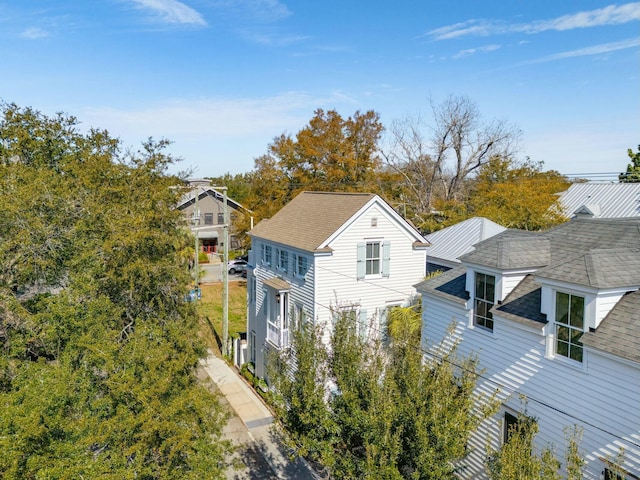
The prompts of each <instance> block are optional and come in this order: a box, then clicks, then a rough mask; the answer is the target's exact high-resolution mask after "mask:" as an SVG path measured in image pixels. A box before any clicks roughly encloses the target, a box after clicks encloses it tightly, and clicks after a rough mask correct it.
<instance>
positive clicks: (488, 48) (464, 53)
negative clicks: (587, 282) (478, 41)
mask: <svg viewBox="0 0 640 480" xmlns="http://www.w3.org/2000/svg"><path fill="white" fill-rule="evenodd" d="M499 48H500V45H495V44H494V45H485V46H483V47H477V48H467V49H465V50H460V51H459V52H458V53H456V54H455V55H454V56H453V58H462V57H467V56H469V55H474V54H476V53H488V52H494V51H496V50H498V49H499Z"/></svg>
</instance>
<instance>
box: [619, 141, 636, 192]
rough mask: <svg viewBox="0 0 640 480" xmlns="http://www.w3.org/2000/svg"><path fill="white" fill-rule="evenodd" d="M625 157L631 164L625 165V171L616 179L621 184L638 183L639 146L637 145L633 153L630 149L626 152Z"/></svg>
mask: <svg viewBox="0 0 640 480" xmlns="http://www.w3.org/2000/svg"><path fill="white" fill-rule="evenodd" d="M627 155H628V156H629V158H630V159H631V163H629V164H627V171H626V172H625V173H621V174H620V175H618V179H619V180H620V182H622V183H636V182H640V145H638V151H637V152H636V153H633V150H631V149H630V148H629V149H628V150H627Z"/></svg>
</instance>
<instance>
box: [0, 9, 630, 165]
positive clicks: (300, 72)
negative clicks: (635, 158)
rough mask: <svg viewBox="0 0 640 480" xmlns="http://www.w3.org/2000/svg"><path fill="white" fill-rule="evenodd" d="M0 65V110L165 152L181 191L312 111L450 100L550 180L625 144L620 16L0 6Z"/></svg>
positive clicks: (626, 52)
mask: <svg viewBox="0 0 640 480" xmlns="http://www.w3.org/2000/svg"><path fill="white" fill-rule="evenodd" d="M0 53H1V55H0V59H1V60H0V62H1V64H2V69H1V73H0V99H1V100H3V101H5V102H15V103H17V104H18V105H20V106H31V107H33V108H35V109H38V110H40V111H42V112H43V113H46V114H48V115H51V114H53V113H54V112H58V111H63V112H66V113H69V114H72V115H74V116H76V117H78V119H79V120H80V121H81V122H82V125H83V127H85V128H89V127H99V128H104V129H107V130H108V131H109V132H110V133H111V134H112V135H114V136H117V137H120V138H121V139H122V141H123V143H124V144H125V145H129V146H133V147H135V148H137V147H139V146H140V143H141V142H142V141H143V140H144V139H146V138H148V137H149V136H152V137H154V138H156V139H159V138H167V139H169V140H172V141H173V142H174V143H173V145H172V146H171V149H170V151H171V153H173V154H174V155H176V156H180V157H182V158H183V161H182V162H181V163H180V165H179V169H193V170H194V176H216V175H221V174H223V173H225V172H231V173H240V172H247V171H249V170H251V169H252V168H253V160H254V158H256V157H258V156H260V155H262V154H264V153H266V152H267V147H268V144H269V143H270V141H271V140H272V139H273V138H274V137H275V136H277V135H280V134H282V133H291V134H295V133H296V132H297V131H298V130H300V128H302V127H303V126H304V125H305V124H306V123H307V122H308V121H309V120H310V119H311V118H312V116H313V112H314V110H315V109H317V108H323V109H325V110H329V109H336V110H337V111H338V112H340V113H341V114H342V115H343V116H345V117H346V116H349V115H352V114H353V113H354V112H355V111H357V110H360V111H366V110H371V109H372V110H375V111H377V112H378V113H379V114H380V116H381V120H382V122H383V124H385V126H390V125H391V123H392V122H393V121H397V120H401V119H403V118H405V117H406V116H407V115H410V116H417V115H421V116H422V117H425V118H428V116H429V114H430V111H431V110H430V103H429V101H430V100H429V99H433V101H435V102H436V103H438V102H441V101H443V100H444V99H445V98H446V97H447V96H448V95H450V94H453V95H467V96H468V97H470V98H471V99H472V100H473V101H475V102H476V103H477V105H478V107H479V109H480V111H481V112H482V114H483V116H484V117H485V118H486V119H487V120H491V119H494V118H495V119H500V120H507V121H509V122H511V123H513V124H515V125H516V126H518V127H519V128H520V129H521V130H522V131H523V142H522V146H521V149H520V157H521V158H524V157H530V158H531V159H532V160H535V161H544V162H545V167H546V168H549V169H556V170H559V171H560V172H562V173H565V174H575V173H585V172H598V173H600V172H617V171H623V170H624V169H625V168H626V164H627V162H628V158H627V156H626V150H627V148H633V149H634V151H635V149H636V146H637V145H638V143H640V3H638V2H636V3H609V2H599V1H589V0H581V1H575V0H561V1H559V0H538V1H528V0H527V1H525V0H512V1H502V2H495V1H484V2H480V1H477V0H459V1H457V2H451V1H441V0H432V1H427V0H394V1H381V0H369V1H367V2H363V1H359V2H356V1H353V0H341V1H333V0H324V1H301V0H296V1H285V0H282V1H279V0H182V1H178V0H93V1H91V2H89V1H86V0H56V1H51V0H27V1H17V0H12V1H9V2H7V1H2V0H0ZM176 170H177V169H176Z"/></svg>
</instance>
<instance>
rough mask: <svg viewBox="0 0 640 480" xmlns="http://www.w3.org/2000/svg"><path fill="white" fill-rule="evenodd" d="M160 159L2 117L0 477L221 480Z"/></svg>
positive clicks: (50, 122) (61, 125) (34, 117)
mask: <svg viewBox="0 0 640 480" xmlns="http://www.w3.org/2000/svg"><path fill="white" fill-rule="evenodd" d="M166 145H167V142H165V141H161V142H154V141H152V140H149V141H147V142H145V143H144V145H143V149H142V150H141V151H137V152H126V153H124V154H122V153H121V152H120V144H119V142H118V140H116V139H113V138H111V137H110V136H109V134H108V133H107V132H106V131H100V130H91V131H90V132H89V133H87V134H86V135H85V134H81V133H79V132H78V122H77V121H76V119H75V118H73V117H67V116H64V115H62V114H60V115H57V116H55V117H53V118H48V117H46V116H44V115H42V114H40V113H39V112H37V111H35V110H32V109H30V108H24V109H22V108H18V107H17V106H15V105H3V106H2V118H1V119H0V347H1V351H0V405H2V414H1V415H0V452H2V454H1V455H0V477H2V478H5V479H27V478H33V479H35V478H51V479H53V478H102V479H123V478H138V479H160V478H162V479H172V478H175V479H190V478H191V479H202V478H212V479H215V478H223V471H222V468H223V462H222V460H223V459H224V453H225V451H226V450H227V448H228V446H227V444H226V443H225V442H222V441H221V440H220V434H221V427H222V425H223V423H224V415H225V414H224V413H223V411H222V409H221V408H220V406H219V405H218V403H217V401H216V400H215V398H214V397H213V396H212V395H211V394H210V393H209V392H208V391H207V390H206V389H205V388H202V387H201V386H200V385H199V384H198V382H197V379H196V375H195V368H196V366H197V364H198V359H199V357H200V356H201V355H203V354H204V348H203V344H201V343H200V341H199V340H198V335H197V331H198V323H197V318H196V315H195V311H194V308H193V306H192V305H190V304H187V303H185V302H184V298H185V294H186V293H187V289H188V284H189V282H190V279H189V276H188V273H187V268H186V261H187V259H186V258H183V257H182V254H183V252H185V251H188V246H189V245H190V242H191V241H190V240H189V238H188V237H187V234H186V232H185V230H184V229H183V227H182V223H181V218H180V213H179V212H177V211H176V209H175V208H174V206H175V205H176V202H177V196H176V195H177V193H176V191H175V190H172V189H171V188H170V187H171V186H172V185H175V184H178V183H179V181H178V179H176V178H171V177H169V176H167V175H166V173H165V172H166V169H167V167H168V165H170V164H171V163H172V161H173V159H172V158H171V157H169V156H167V155H166V154H164V153H163V149H164V147H165V146H166Z"/></svg>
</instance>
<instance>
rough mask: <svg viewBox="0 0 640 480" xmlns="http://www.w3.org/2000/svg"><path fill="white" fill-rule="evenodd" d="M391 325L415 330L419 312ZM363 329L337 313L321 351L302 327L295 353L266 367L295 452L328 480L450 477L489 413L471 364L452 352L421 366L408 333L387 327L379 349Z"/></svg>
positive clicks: (317, 333) (313, 331) (311, 329)
mask: <svg viewBox="0 0 640 480" xmlns="http://www.w3.org/2000/svg"><path fill="white" fill-rule="evenodd" d="M394 317H396V320H397V321H398V322H403V321H407V323H408V324H409V325H417V324H418V323H419V319H420V317H421V313H420V310H419V309H416V308H413V307H407V308H406V309H399V311H398V312H397V314H394ZM363 327H364V326H363V325H358V324H357V319H356V317H355V316H353V315H348V314H342V315H336V321H335V324H334V325H333V330H332V333H331V343H330V345H329V346H326V345H324V344H323V342H322V340H321V339H322V334H323V332H322V328H321V327H320V326H317V325H314V324H313V323H312V322H308V323H305V324H304V325H303V328H302V330H299V331H296V332H294V334H293V347H292V349H290V350H287V351H282V352H279V354H278V355H277V356H275V357H272V358H271V359H270V363H269V380H270V381H271V382H272V384H273V385H274V387H275V397H274V398H275V405H276V409H277V413H278V418H279V419H280V421H281V422H282V424H283V425H284V427H285V428H286V429H287V431H288V432H289V433H290V434H291V438H292V447H293V448H294V449H296V451H297V452H299V453H301V454H304V455H306V456H307V457H308V458H311V459H312V460H316V461H318V462H320V463H321V464H322V465H323V466H325V467H326V469H327V473H329V474H330V475H331V476H332V478H340V479H403V478H406V479H445V478H451V479H453V478H455V471H456V468H455V464H454V461H455V460H458V459H460V458H462V457H464V455H465V452H466V450H465V449H466V443H467V439H468V438H469V435H470V434H471V432H472V431H473V430H474V429H475V428H476V427H477V426H478V424H479V423H480V422H481V421H482V419H483V418H486V416H487V415H489V414H490V413H491V411H492V408H493V406H494V405H493V402H492V400H490V399H484V400H487V402H486V403H484V405H486V408H477V406H478V405H479V404H478V403H477V402H479V401H480V400H481V399H480V396H479V395H478V394H477V393H475V392H474V387H475V383H476V380H477V378H478V376H477V374H478V372H477V362H476V360H475V359H474V358H460V357H459V356H458V355H457V353H456V348H455V347H453V348H450V349H442V351H443V352H445V350H446V352H447V353H443V354H442V356H439V357H437V358H435V357H432V358H427V360H426V361H425V359H424V358H423V354H422V352H421V351H420V349H419V343H420V337H419V335H416V334H415V333H416V332H415V328H394V329H393V330H392V331H393V332H396V333H395V334H397V335H398V336H397V337H395V338H393V340H392V341H391V343H390V345H388V346H384V345H383V343H382V342H381V341H379V340H377V339H376V334H375V333H373V332H374V329H373V328H372V326H369V327H371V328H367V331H369V332H371V333H372V335H371V336H367V335H366V334H363ZM398 327H399V325H398ZM378 338H379V337H378ZM447 340H451V339H447ZM449 345H451V343H449Z"/></svg>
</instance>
